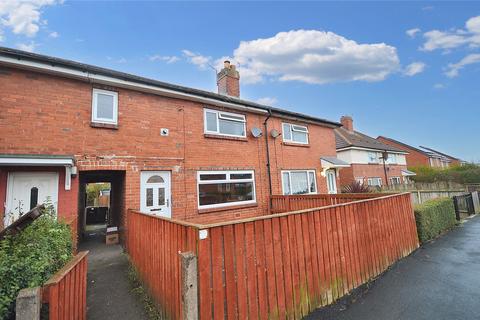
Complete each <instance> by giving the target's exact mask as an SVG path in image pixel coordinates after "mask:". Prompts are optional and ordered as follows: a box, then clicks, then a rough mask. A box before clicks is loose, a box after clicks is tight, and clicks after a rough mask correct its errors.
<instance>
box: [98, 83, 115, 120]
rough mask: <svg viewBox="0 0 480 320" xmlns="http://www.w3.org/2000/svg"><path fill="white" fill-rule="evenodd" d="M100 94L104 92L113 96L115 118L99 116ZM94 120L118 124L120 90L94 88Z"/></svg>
mask: <svg viewBox="0 0 480 320" xmlns="http://www.w3.org/2000/svg"><path fill="white" fill-rule="evenodd" d="M98 94H104V95H109V96H112V97H113V119H107V118H99V117H97V102H98ZM92 122H96V123H106V124H115V125H116V124H118V92H115V91H107V90H102V89H96V88H93V90H92Z"/></svg>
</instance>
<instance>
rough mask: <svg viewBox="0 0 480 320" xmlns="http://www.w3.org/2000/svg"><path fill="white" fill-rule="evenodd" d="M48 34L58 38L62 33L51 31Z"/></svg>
mask: <svg viewBox="0 0 480 320" xmlns="http://www.w3.org/2000/svg"><path fill="white" fill-rule="evenodd" d="M48 36H49V37H50V38H58V37H59V36H60V35H59V34H58V32H56V31H53V32H50V34H49V35H48Z"/></svg>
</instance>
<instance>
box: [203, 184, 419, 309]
mask: <svg viewBox="0 0 480 320" xmlns="http://www.w3.org/2000/svg"><path fill="white" fill-rule="evenodd" d="M362 197H364V198H361V197H358V198H356V199H355V201H354V202H345V201H352V199H353V198H354V197H352V196H351V195H344V196H341V197H334V196H327V197H316V198H313V199H312V197H310V198H308V197H307V199H306V200H305V201H304V202H302V203H300V204H298V203H297V204H293V202H294V201H297V200H298V199H295V200H293V199H294V198H293V196H292V197H291V198H290V197H287V198H285V197H278V198H276V199H277V200H275V201H277V203H276V205H277V208H280V207H279V206H281V208H286V207H287V206H288V205H290V208H292V207H294V208H298V207H299V206H302V205H304V204H305V205H308V206H311V205H314V206H317V205H319V204H321V205H323V204H324V203H326V202H330V203H331V202H333V201H336V202H338V203H340V204H338V205H334V206H328V207H323V208H317V207H316V208H314V209H308V210H303V211H297V212H292V213H283V214H275V215H272V216H265V217H258V218H252V219H248V220H245V221H233V222H230V223H225V224H214V225H210V226H204V228H205V229H206V230H208V236H207V238H206V239H202V240H199V249H198V256H199V276H200V314H201V319H218V318H222V319H246V318H249V319H268V318H280V319H285V318H288V319H300V318H301V317H303V316H305V315H307V314H308V313H310V312H311V311H313V310H314V309H315V308H317V307H319V306H322V305H325V304H328V303H331V302H333V300H335V299H338V298H340V297H341V296H343V295H345V294H347V293H348V292H349V291H351V290H352V289H353V288H355V287H357V286H359V285H361V284H362V283H365V282H366V281H368V280H369V279H371V278H373V277H375V276H377V275H378V274H380V273H381V272H383V271H385V269H386V268H388V266H389V265H391V264H392V263H394V262H395V261H396V260H398V259H399V258H401V257H404V256H406V255H408V254H409V253H411V252H412V251H413V250H415V249H416V248H417V247H418V239H417V233H416V227H415V221H414V215H413V209H412V205H411V202H410V195H409V194H408V193H405V194H397V195H387V196H385V195H384V194H382V196H376V197H374V198H370V199H369V198H368V197H366V196H362ZM359 199H360V200H359ZM361 199H364V200H361ZM289 201H290V204H288V202H289ZM292 201H293V202H292ZM300 201H303V200H302V199H301V198H300ZM212 277H213V279H212ZM212 303H213V310H212Z"/></svg>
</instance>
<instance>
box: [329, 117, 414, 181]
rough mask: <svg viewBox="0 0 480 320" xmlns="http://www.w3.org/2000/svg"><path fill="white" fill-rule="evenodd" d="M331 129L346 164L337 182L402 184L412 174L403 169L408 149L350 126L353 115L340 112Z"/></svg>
mask: <svg viewBox="0 0 480 320" xmlns="http://www.w3.org/2000/svg"><path fill="white" fill-rule="evenodd" d="M340 122H341V123H342V125H343V127H341V128H337V129H335V137H336V143H337V154H338V158H339V159H341V160H343V161H344V162H347V163H348V164H350V167H348V168H345V169H344V170H342V171H340V182H341V184H342V185H348V184H350V183H352V182H355V181H357V182H359V183H363V184H366V185H369V186H373V187H380V186H382V185H394V184H403V183H408V182H409V178H408V177H409V176H412V175H415V173H414V172H411V171H409V170H408V169H407V161H406V156H408V152H407V151H405V150H402V149H400V148H398V147H396V146H392V145H390V144H387V143H384V142H382V141H380V140H377V139H375V138H372V137H370V136H368V135H366V134H363V133H361V132H358V131H356V130H354V127H353V119H352V117H350V116H343V117H342V118H341V120H340Z"/></svg>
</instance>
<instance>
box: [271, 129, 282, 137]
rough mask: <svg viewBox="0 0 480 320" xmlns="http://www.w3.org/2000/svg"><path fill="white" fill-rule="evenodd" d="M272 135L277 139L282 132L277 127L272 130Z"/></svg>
mask: <svg viewBox="0 0 480 320" xmlns="http://www.w3.org/2000/svg"><path fill="white" fill-rule="evenodd" d="M270 135H271V136H272V138H274V139H275V138H276V137H278V136H279V135H280V132H278V130H277V129H272V130H271V131H270Z"/></svg>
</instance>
